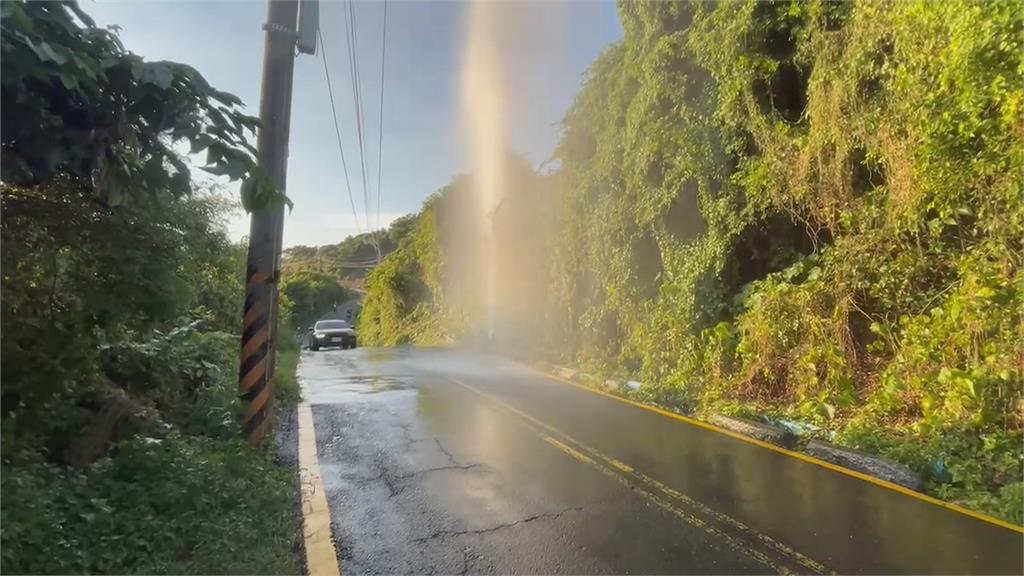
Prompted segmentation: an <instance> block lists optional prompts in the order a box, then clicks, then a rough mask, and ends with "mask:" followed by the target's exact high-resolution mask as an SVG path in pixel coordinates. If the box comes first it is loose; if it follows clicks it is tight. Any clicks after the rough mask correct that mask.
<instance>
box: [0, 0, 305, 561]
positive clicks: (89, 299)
mask: <svg viewBox="0 0 1024 576" xmlns="http://www.w3.org/2000/svg"><path fill="white" fill-rule="evenodd" d="M0 26H2V28H3V34H2V56H3V59H4V66H3V71H2V74H0V76H2V87H0V89H2V98H3V101H4V105H3V130H2V132H3V133H2V145H3V155H4V165H3V183H2V184H0V202H2V205H0V209H2V211H3V215H4V217H3V219H2V220H0V243H2V245H3V250H2V252H0V258H2V274H3V277H2V283H0V305H2V310H0V312H2V315H3V319H4V326H3V339H2V377H0V393H2V405H3V414H2V418H3V423H2V446H3V456H2V471H0V475H2V481H0V483H2V498H0V503H2V506H0V523H2V524H3V531H2V535H0V539H2V543H0V548H2V552H0V571H2V572H9V573H16V572H27V573H38V572H45V573H76V572H89V573H93V572H106V573H110V572H118V573H225V572H270V573H297V572H299V571H300V570H301V563H300V561H299V554H300V552H301V550H300V549H299V544H298V534H299V529H300V527H299V525H298V520H297V515H296V505H297V486H296V482H295V479H294V476H293V475H292V474H293V471H292V470H289V469H288V468H286V467H280V466H278V465H277V464H275V463H274V462H273V461H272V458H271V455H270V453H269V451H268V450H266V449H263V450H254V449H251V448H249V447H247V446H245V445H244V444H243V443H242V442H241V441H240V440H239V439H238V435H239V428H240V424H239V421H238V409H239V401H238V399H237V391H236V387H237V373H238V349H239V337H238V335H237V332H238V330H239V329H240V324H241V322H240V318H239V313H240V311H241V308H242V305H241V304H242V302H241V299H242V294H243V290H242V279H243V277H244V258H245V247H244V246H240V245H236V244H234V243H232V242H230V241H229V239H228V238H227V235H226V232H225V229H224V221H225V218H226V215H227V214H228V213H229V212H230V211H231V210H233V209H234V207H233V203H231V202H229V201H227V200H226V199H224V197H223V196H222V195H220V194H219V193H218V192H217V191H216V190H199V191H195V190H193V186H192V183H191V181H190V180H189V175H188V171H187V169H186V168H185V165H184V163H183V160H182V159H181V158H180V157H179V156H178V155H177V154H176V153H175V149H176V148H175V146H176V143H177V142H179V141H180V140H182V139H187V140H189V141H190V143H191V144H192V147H193V152H198V151H199V150H207V153H208V154H207V159H208V166H207V167H206V168H207V169H208V170H209V171H211V172H213V173H215V174H225V175H228V176H230V177H231V178H233V179H238V178H249V179H250V180H249V181H247V183H246V184H245V185H244V187H245V188H246V189H248V190H249V195H250V196H252V195H255V196H261V195H262V200H259V201H257V205H259V203H260V202H262V203H263V204H264V205H265V204H270V203H273V202H277V201H280V200H281V199H282V198H280V197H276V196H277V195H276V193H275V192H273V190H272V189H271V188H268V187H267V186H266V185H260V186H256V187H254V185H253V184H252V183H251V182H252V180H251V179H253V178H261V177H262V176H261V175H260V173H259V172H258V171H257V170H255V164H254V162H253V159H252V150H251V147H250V146H249V145H248V143H247V138H248V137H249V135H250V134H251V132H252V130H253V129H254V128H255V120H254V119H252V118H249V117H246V116H244V115H242V114H241V112H240V109H241V102H240V101H238V99H237V98H235V97H234V96H231V95H229V94H225V93H221V92H218V91H216V90H215V89H213V88H211V87H209V86H208V85H207V84H206V82H205V81H204V80H203V79H202V77H201V76H199V74H198V73H196V72H195V71H194V70H192V69H191V68H189V67H187V66H183V65H179V64H174V63H169V62H157V63H148V62H143V61H142V59H141V58H139V57H137V56H134V55H133V54H131V53H130V52H127V51H125V50H124V49H123V48H122V47H121V45H120V43H119V42H118V40H117V38H116V36H115V35H114V34H113V33H112V32H109V31H106V30H101V29H98V28H96V27H95V26H94V25H93V24H92V23H91V21H90V20H89V19H88V17H87V16H85V15H84V14H83V13H81V11H80V10H79V9H78V8H77V6H76V5H74V4H73V3H37V2H33V3H22V2H4V3H3V4H2V6H0ZM186 193H188V194H186ZM248 206H249V207H252V204H251V203H250V204H249V205H248ZM293 367H294V366H292V368H290V369H293ZM292 378H293V377H292ZM294 396H295V392H294V390H287V389H285V390H284V391H283V392H282V393H281V395H280V397H281V398H284V399H286V400H285V401H289V400H287V399H289V398H293V397H294Z"/></svg>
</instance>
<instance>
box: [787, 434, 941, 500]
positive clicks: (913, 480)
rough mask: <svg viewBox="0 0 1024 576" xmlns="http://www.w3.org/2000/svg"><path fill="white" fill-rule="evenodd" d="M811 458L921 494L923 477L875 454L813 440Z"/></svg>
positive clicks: (809, 449)
mask: <svg viewBox="0 0 1024 576" xmlns="http://www.w3.org/2000/svg"><path fill="white" fill-rule="evenodd" d="M805 451H806V452H807V453H808V454H810V455H811V456H814V457H815V458H820V459H822V460H825V461H826V462H831V463H833V464H837V465H839V466H842V467H844V468H849V469H851V470H856V471H858V472H863V473H864V474H868V475H870V476H874V477H875V478H881V479H882V480H885V481H887V482H892V483H893V484H899V485H900V486H903V487H904V488H909V489H911V490H915V491H918V492H920V491H921V488H922V482H921V477H920V476H919V475H918V474H917V473H916V472H914V471H913V470H911V469H910V468H907V467H906V466H904V465H903V464H899V463H897V462H892V461H891V460H886V459H885V458H882V457H880V456H875V455H874V454H867V453H865V452H860V451H858V450H853V449H852V448H845V447H843V446H836V445H835V444H831V443H829V442H823V441H821V440H811V441H810V442H808V443H807V448H806V450H805Z"/></svg>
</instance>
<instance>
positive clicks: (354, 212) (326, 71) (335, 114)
mask: <svg viewBox="0 0 1024 576" xmlns="http://www.w3.org/2000/svg"><path fill="white" fill-rule="evenodd" d="M316 34H317V38H318V39H319V40H320V56H321V60H322V61H323V63H324V78H326V79H327V95H328V97H329V98H330V100H331V115H332V116H333V117H334V135H335V136H336V137H337V139H338V152H339V153H340V154H341V167H342V169H343V170H344V171H345V189H346V190H347V191H348V201H349V204H350V205H351V206H352V217H353V218H354V219H355V224H356V231H357V232H359V233H360V234H362V229H361V228H360V226H359V212H358V211H357V210H356V201H355V199H354V198H353V197H352V185H351V184H350V183H349V178H348V164H347V163H346V162H345V147H344V146H342V143H341V125H340V124H339V122H338V110H337V107H335V105H334V89H333V88H332V87H331V72H330V67H329V66H328V64H327V46H326V45H324V36H323V34H321V33H320V30H317V31H316ZM366 225H367V227H369V225H370V222H369V221H367V222H366Z"/></svg>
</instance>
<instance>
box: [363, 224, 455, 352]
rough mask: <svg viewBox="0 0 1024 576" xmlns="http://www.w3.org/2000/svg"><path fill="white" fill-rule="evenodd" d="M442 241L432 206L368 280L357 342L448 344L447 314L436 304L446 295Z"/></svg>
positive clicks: (390, 344) (373, 344)
mask: <svg viewBox="0 0 1024 576" xmlns="http://www.w3.org/2000/svg"><path fill="white" fill-rule="evenodd" d="M443 270H444V262H443V261H442V260H441V251H440V240H439V239H438V238H437V223H436V218H435V212H434V209H433V207H432V206H429V205H428V207H426V208H425V209H424V210H423V212H421V213H420V214H419V216H418V217H417V219H416V224H415V226H414V227H413V228H412V230H411V231H410V232H409V233H408V235H406V236H405V237H404V238H403V239H402V240H401V242H400V243H399V245H398V248H397V249H396V250H395V251H394V252H392V253H391V254H389V255H388V256H387V258H385V259H384V260H383V261H382V262H381V265H380V266H378V267H377V268H375V269H374V270H373V271H372V272H371V273H370V274H369V276H367V279H366V293H367V297H366V300H365V301H364V303H363V309H362V311H361V312H360V315H359V326H358V332H359V338H360V340H361V341H362V343H363V344H365V345H370V346H394V345H396V344H406V343H415V344H422V345H440V344H445V343H448V342H450V340H449V336H448V334H450V333H451V332H452V331H450V328H449V327H448V326H447V325H446V323H447V310H446V309H445V307H444V304H443V301H441V300H438V301H435V300H434V296H435V295H438V296H441V295H442V294H443V292H444V290H443V287H442V285H441V284H440V281H441V275H442V274H443Z"/></svg>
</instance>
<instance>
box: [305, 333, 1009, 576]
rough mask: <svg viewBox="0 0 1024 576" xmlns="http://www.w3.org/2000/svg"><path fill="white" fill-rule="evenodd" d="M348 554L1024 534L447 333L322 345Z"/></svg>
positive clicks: (508, 563)
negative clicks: (438, 338)
mask: <svg viewBox="0 0 1024 576" xmlns="http://www.w3.org/2000/svg"><path fill="white" fill-rule="evenodd" d="M299 377H300V381H301V382H302V385H303V387H304V396H305V400H306V401H307V402H309V403H310V404H312V406H313V417H314V423H315V429H316V439H317V448H318V451H319V458H320V469H321V473H322V476H323V482H324V489H325V491H326V493H327V497H328V503H329V506H330V509H331V518H332V529H333V533H334V538H335V541H336V545H337V550H338V554H339V557H340V562H341V571H342V573H343V574H412V573H415V574H482V573H488V574H493V573H498V574H507V573H516V574H539V573H544V574H581V573H586V574H598V573H601V574H609V573H614V574H636V573H702V574H707V573H730V574H732V573H759V574H760V573H794V572H799V573H809V572H825V573H831V572H838V573H872V574H877V573H915V574H917V573H1008V574H1011V573H1012V574H1021V573H1022V571H1024V566H1022V563H1024V560H1022V550H1024V539H1022V538H1024V537H1022V536H1021V534H1019V533H1016V532H1013V531H1011V530H1008V529H1006V528H1002V527H999V526H996V525H993V524H989V523H986V522H983V521H981V520H977V519H974V518H971V517H969V516H965V515H963V514H960V513H957V512H954V511H950V510H947V509H945V508H942V507H939V506H936V505H934V504H930V503H927V502H923V501H920V500H917V499H914V498H911V497H908V496H906V495H903V494H900V493H898V492H894V491H891V490H888V489H885V488H882V487H879V486H876V485H874V484H870V483H868V482H864V481H862V480H858V479H856V478H852V477H849V476H846V475H843V474H839V473H837V472H834V471H831V470H828V469H826V468H822V467H820V466H817V465H814V464H811V463H808V462H804V461H801V460H797V459H795V458H792V457H790V456H786V455H783V454H779V453H776V452H772V451H770V450H766V449H764V448H760V447H758V446H754V445H751V444H748V443H745V442H742V441H739V440H736V439H733V438H730V437H728V436H724V435H721V434H718V433H716V432H712V431H708V430H704V429H701V428H698V427H696V426H692V425H689V424H686V423H684V422H679V421H677V420H673V419H670V418H667V417H665V416H662V415H659V414H656V413H653V412H650V411H647V410H643V409H640V408H637V407H635V406H630V405H628V404H624V403H621V402H618V401H616V400H614V399H609V398H605V397H602V396H598V395H594V394H591V393H588V392H586V391H583V390H579V389H578V388H575V387H572V386H569V385H566V384H563V383H559V382H555V381H552V380H550V379H547V378H545V377H543V376H541V375H539V374H537V373H535V372H532V371H530V370H528V369H526V368H525V367H522V366H520V365H517V364H515V363H512V362H509V361H507V360H502V359H499V358H495V357H491V356H484V355H476V354H470V353H462V352H454V351H448V350H433V349H413V348H398V349H365V348H363V349H357V350H345V351H340V350H330V351H320V352H308V351H307V352H304V353H303V357H302V363H301V365H300V367H299Z"/></svg>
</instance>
